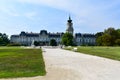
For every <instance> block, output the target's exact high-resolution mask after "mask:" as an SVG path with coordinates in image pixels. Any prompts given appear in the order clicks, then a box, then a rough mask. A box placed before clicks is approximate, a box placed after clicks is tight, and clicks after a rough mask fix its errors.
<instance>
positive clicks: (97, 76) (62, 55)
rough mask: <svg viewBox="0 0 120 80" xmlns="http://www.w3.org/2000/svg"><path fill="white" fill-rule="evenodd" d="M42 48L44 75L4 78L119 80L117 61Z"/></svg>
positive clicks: (118, 64)
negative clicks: (44, 66)
mask: <svg viewBox="0 0 120 80" xmlns="http://www.w3.org/2000/svg"><path fill="white" fill-rule="evenodd" d="M43 50H44V53H43V55H44V59H45V64H46V70H47V74H46V76H44V77H41V76H37V77H30V78H15V79H6V80H120V76H119V75H120V62H119V61H114V60H110V59H105V58H101V57H96V56H91V55H86V54H80V53H76V52H71V51H66V50H61V49H59V48H56V49H49V48H44V49H43ZM1 80H5V79H1Z"/></svg>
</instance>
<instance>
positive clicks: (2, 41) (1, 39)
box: [0, 33, 10, 46]
mask: <svg viewBox="0 0 120 80" xmlns="http://www.w3.org/2000/svg"><path fill="white" fill-rule="evenodd" d="M9 43H10V40H9V39H8V36H7V35H6V34H5V33H3V34H2V33H0V46H6V45H7V44H9Z"/></svg>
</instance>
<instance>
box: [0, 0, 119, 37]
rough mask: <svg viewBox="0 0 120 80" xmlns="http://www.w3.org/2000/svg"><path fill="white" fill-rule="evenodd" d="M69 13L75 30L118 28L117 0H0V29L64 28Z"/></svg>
mask: <svg viewBox="0 0 120 80" xmlns="http://www.w3.org/2000/svg"><path fill="white" fill-rule="evenodd" d="M69 14H70V15H71V18H72V20H73V25H74V32H75V33H76V32H80V33H96V32H100V31H104V29H106V28H108V27H114V28H116V29H117V28H120V0H99V1H98V0H1V1H0V32H2V33H6V34H8V35H12V34H19V33H20V32H21V31H26V32H37V33H38V32H40V30H42V29H45V30H47V31H48V32H65V29H66V23H67V19H68V16H69Z"/></svg>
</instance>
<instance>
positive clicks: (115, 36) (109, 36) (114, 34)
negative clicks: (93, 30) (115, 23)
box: [96, 27, 120, 46]
mask: <svg viewBox="0 0 120 80" xmlns="http://www.w3.org/2000/svg"><path fill="white" fill-rule="evenodd" d="M96 38H97V39H96V42H97V45H98V46H115V45H120V29H114V28H112V27H110V28H108V29H106V30H105V31H104V32H100V33H97V34H96Z"/></svg>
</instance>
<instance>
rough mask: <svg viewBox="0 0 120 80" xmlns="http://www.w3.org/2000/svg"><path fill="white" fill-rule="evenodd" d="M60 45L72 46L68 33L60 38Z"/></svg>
mask: <svg viewBox="0 0 120 80" xmlns="http://www.w3.org/2000/svg"><path fill="white" fill-rule="evenodd" d="M62 44H63V45H65V46H73V35H72V34H70V33H65V34H64V35H63V36H62Z"/></svg>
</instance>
